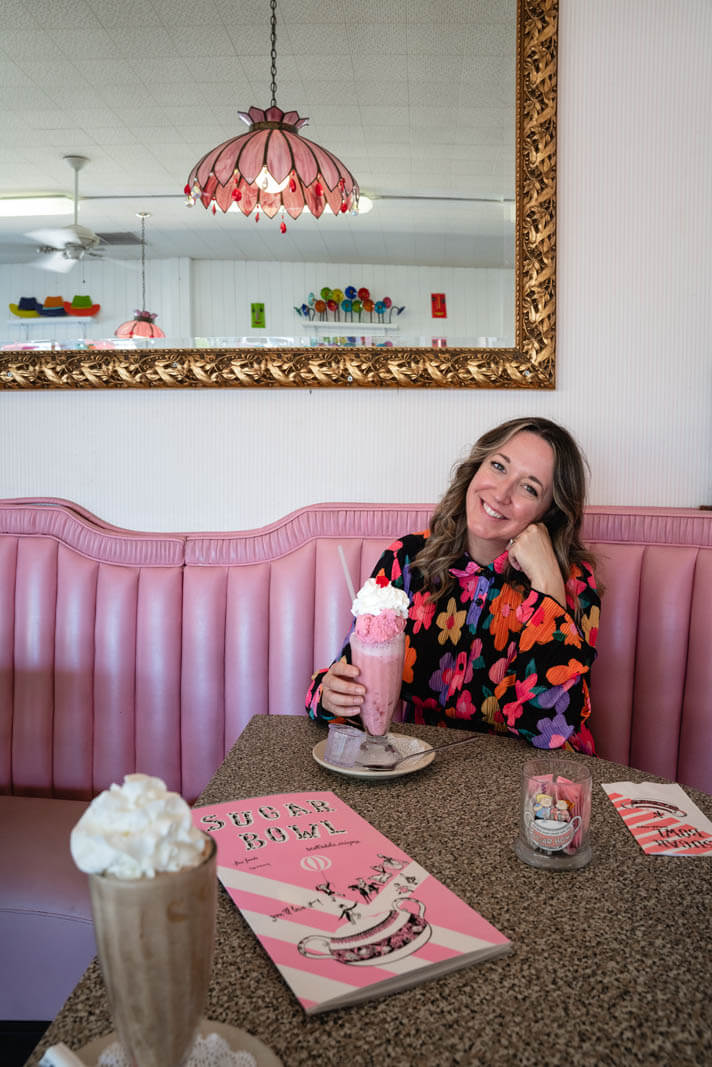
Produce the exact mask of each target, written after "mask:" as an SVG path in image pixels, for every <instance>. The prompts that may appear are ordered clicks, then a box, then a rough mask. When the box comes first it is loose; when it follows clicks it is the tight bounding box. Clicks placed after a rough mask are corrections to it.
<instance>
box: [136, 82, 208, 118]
mask: <svg viewBox="0 0 712 1067" xmlns="http://www.w3.org/2000/svg"><path fill="white" fill-rule="evenodd" d="M148 88H149V89H150V92H151V98H152V100H153V103H154V104H161V105H164V106H166V107H176V106H180V107H192V106H193V105H194V104H195V101H196V99H205V101H206V104H205V105H204V108H203V113H205V110H204V109H205V106H207V107H208V108H209V107H210V98H211V97H210V93H208V94H203V93H199V92H196V88H195V84H194V83H193V82H192V81H184V82H179V83H176V82H153V83H151V85H150V86H149V87H148Z"/></svg>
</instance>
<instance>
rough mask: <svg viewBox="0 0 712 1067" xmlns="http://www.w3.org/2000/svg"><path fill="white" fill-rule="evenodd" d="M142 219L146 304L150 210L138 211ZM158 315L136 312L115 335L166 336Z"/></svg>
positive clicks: (142, 278)
mask: <svg viewBox="0 0 712 1067" xmlns="http://www.w3.org/2000/svg"><path fill="white" fill-rule="evenodd" d="M136 214H137V215H138V217H139V218H140V220H141V303H142V304H143V306H144V308H145V306H146V219H150V217H151V212H150V211H138V212H137V213H136ZM157 317H158V315H157V314H156V313H154V312H153V311H139V310H138V309H137V310H136V311H135V312H134V317H133V318H132V319H129V321H128V322H122V323H121V325H120V326H118V327H117V328H116V329H115V330H114V337H147V338H153V337H165V336H166V335H165V334H164V332H163V330H162V329H161V328H160V326H156V323H155V320H156V318H157Z"/></svg>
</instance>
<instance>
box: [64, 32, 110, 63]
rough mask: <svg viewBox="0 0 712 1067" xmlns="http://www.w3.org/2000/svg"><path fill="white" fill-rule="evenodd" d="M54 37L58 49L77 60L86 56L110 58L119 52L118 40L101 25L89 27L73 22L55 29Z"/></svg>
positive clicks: (79, 60) (90, 57)
mask: <svg viewBox="0 0 712 1067" xmlns="http://www.w3.org/2000/svg"><path fill="white" fill-rule="evenodd" d="M52 37H53V39H54V44H55V47H56V49H57V51H58V52H62V53H63V54H64V55H66V56H70V57H71V58H73V59H75V60H76V61H77V62H81V61H82V60H83V59H85V58H89V59H99V58H102V57H105V58H110V57H112V56H114V55H116V52H117V47H116V42H115V41H114V40H112V38H111V36H110V35H109V34H108V33H107V32H106V30H105V29H103V28H102V27H101V26H96V27H92V28H89V27H86V26H76V25H74V24H73V23H71V24H70V25H68V26H66V25H65V26H63V27H61V28H59V27H58V28H56V29H54V30H53V31H52Z"/></svg>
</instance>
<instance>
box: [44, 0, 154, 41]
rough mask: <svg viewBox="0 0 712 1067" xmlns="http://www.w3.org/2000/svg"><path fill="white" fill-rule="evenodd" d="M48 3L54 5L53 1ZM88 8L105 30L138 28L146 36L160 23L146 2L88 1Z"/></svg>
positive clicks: (141, 0) (145, 0)
mask: <svg viewBox="0 0 712 1067" xmlns="http://www.w3.org/2000/svg"><path fill="white" fill-rule="evenodd" d="M48 2H49V3H54V0H48ZM70 3H72V4H73V3H74V0H70ZM89 6H90V7H91V8H92V10H93V12H94V15H95V17H96V19H97V21H98V22H100V23H101V25H102V26H104V28H105V29H107V30H113V29H120V28H122V27H126V26H140V27H141V28H142V29H143V31H144V33H146V34H147V36H148V35H150V34H151V33H153V32H154V28H155V27H156V26H158V25H160V21H161V19H160V15H159V14H158V12H157V11H156V10H155V6H154V5H152V4H150V3H148V2H147V0H121V3H120V4H117V3H113V2H112V0H96V2H95V0H89Z"/></svg>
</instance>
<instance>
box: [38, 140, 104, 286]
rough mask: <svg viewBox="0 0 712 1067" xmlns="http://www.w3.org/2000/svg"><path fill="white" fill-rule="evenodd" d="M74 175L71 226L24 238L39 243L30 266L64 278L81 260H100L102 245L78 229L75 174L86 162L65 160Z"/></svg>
mask: <svg viewBox="0 0 712 1067" xmlns="http://www.w3.org/2000/svg"><path fill="white" fill-rule="evenodd" d="M64 158H65V160H66V161H67V163H68V164H69V166H70V167H71V168H72V170H73V171H74V222H73V224H72V225H71V226H62V227H58V228H57V229H47V230H32V231H31V232H30V233H28V234H27V235H26V236H27V237H30V238H31V239H32V240H34V241H39V242H40V245H39V247H38V249H37V255H38V259H37V260H36V261H35V262H34V264H33V266H35V267H40V268H41V269H42V270H52V271H57V272H58V273H61V274H64V273H66V272H67V271H69V270H72V268H73V267H74V266H75V265H76V264H77V263H78V262H79V261H80V260H81V259H84V258H85V257H91V258H92V259H102V258H103V255H104V247H103V246H104V245H105V241H104V240H103V239H102V238H101V237H99V236H98V235H97V234H95V233H92V231H91V230H88V229H87V228H86V226H80V225H79V222H78V216H79V171H80V170H81V169H82V167H84V166H85V165H86V164H87V163H88V162H89V160H88V159H87V157H86V156H65V157H64Z"/></svg>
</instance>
